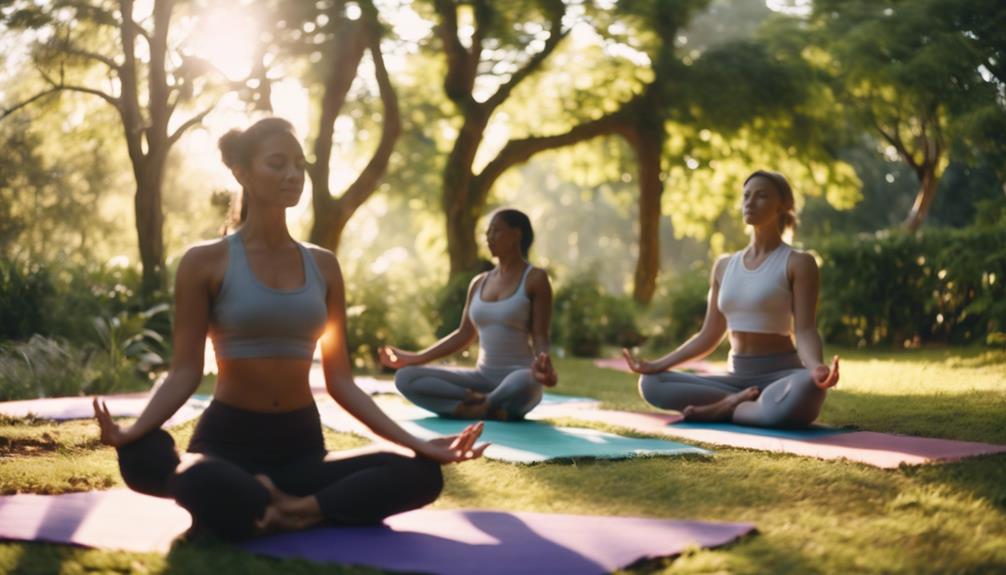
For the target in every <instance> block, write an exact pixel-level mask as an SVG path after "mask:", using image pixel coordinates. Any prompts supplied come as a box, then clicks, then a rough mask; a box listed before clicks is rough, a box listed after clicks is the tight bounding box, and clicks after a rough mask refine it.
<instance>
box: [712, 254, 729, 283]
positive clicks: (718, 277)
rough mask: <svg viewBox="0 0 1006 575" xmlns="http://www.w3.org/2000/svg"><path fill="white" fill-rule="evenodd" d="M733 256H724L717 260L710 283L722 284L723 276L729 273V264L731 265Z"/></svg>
mask: <svg viewBox="0 0 1006 575" xmlns="http://www.w3.org/2000/svg"><path fill="white" fill-rule="evenodd" d="M731 257H733V254H723V255H721V256H720V257H718V258H716V263H714V264H713V271H712V274H711V275H710V278H709V283H713V282H715V283H722V282H723V274H725V273H726V272H727V264H728V263H730V258H731Z"/></svg>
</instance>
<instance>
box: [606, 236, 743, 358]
mask: <svg viewBox="0 0 1006 575" xmlns="http://www.w3.org/2000/svg"><path fill="white" fill-rule="evenodd" d="M729 259H730V256H722V257H720V259H718V260H716V264H715V265H714V266H713V271H712V273H710V275H709V296H708V299H707V302H706V316H705V319H704V320H703V321H702V328H701V329H699V332H698V333H697V334H695V335H693V336H692V337H690V338H688V340H687V341H685V343H683V344H681V345H680V346H678V347H677V348H676V349H675V350H674V351H672V352H671V353H668V354H667V355H665V356H663V357H661V358H660V359H657V360H654V361H641V360H638V359H636V358H635V357H633V355H632V353H631V352H629V350H627V349H623V350H622V354H623V355H624V356H625V360H626V362H627V363H628V365H629V368H630V369H632V371H635V372H636V373H657V372H661V371H666V370H668V369H671V368H672V367H674V366H676V365H680V364H682V363H685V362H686V361H690V360H693V359H702V358H703V357H706V356H707V355H709V354H710V353H712V352H713V351H714V350H715V349H716V346H718V345H719V344H720V342H721V341H723V336H724V335H725V334H726V332H727V320H726V318H725V317H723V313H722V312H720V308H719V304H718V303H717V300H718V299H719V294H720V280H721V279H722V277H723V273H724V272H725V271H726V266H727V262H728V261H729Z"/></svg>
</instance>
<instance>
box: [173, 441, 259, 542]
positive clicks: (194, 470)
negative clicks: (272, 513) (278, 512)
mask: <svg viewBox="0 0 1006 575" xmlns="http://www.w3.org/2000/svg"><path fill="white" fill-rule="evenodd" d="M170 487H171V491H172V494H173V495H174V497H175V500H176V501H177V502H178V504H179V505H181V506H182V507H184V508H185V509H186V510H188V512H189V513H190V514H192V519H193V523H194V524H196V525H198V526H199V527H200V528H203V529H206V530H207V531H210V532H211V533H213V534H214V535H216V536H218V537H220V538H222V539H226V540H229V541H236V540H240V539H247V538H249V537H251V536H252V535H254V534H255V521H256V520H257V519H259V518H261V517H262V515H263V514H264V513H265V509H266V507H267V506H268V505H269V501H270V494H269V491H268V490H267V489H266V488H265V486H263V485H262V484H261V483H259V482H258V481H257V480H256V479H254V478H253V477H252V476H251V475H249V474H247V473H245V472H244V471H242V470H240V469H239V468H237V467H236V466H234V465H232V464H230V463H228V462H225V461H220V460H214V459H210V458H207V459H203V460H201V461H198V462H196V463H194V464H192V465H190V466H188V467H187V468H185V469H184V470H183V471H180V472H179V473H178V474H176V475H175V476H174V478H173V479H172V481H171V485H170Z"/></svg>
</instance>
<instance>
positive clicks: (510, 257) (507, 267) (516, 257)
mask: <svg viewBox="0 0 1006 575" xmlns="http://www.w3.org/2000/svg"><path fill="white" fill-rule="evenodd" d="M496 261H497V264H496V267H497V268H499V270H500V271H501V272H512V271H516V270H523V269H524V267H526V266H527V261H525V260H524V256H522V255H521V254H519V253H512V254H500V255H499V256H498V257H497V258H496Z"/></svg>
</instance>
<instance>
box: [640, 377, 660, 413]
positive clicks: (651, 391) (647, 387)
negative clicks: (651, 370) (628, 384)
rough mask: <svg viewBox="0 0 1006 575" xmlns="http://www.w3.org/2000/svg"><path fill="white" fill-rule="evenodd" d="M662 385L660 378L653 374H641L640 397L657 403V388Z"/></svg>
mask: <svg viewBox="0 0 1006 575" xmlns="http://www.w3.org/2000/svg"><path fill="white" fill-rule="evenodd" d="M659 387H660V378H658V377H657V376H656V375H653V374H644V375H641V376H639V384H638V388H639V397H642V398H643V400H644V401H646V403H649V404H650V405H657V403H658V402H657V389H658V388H659Z"/></svg>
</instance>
